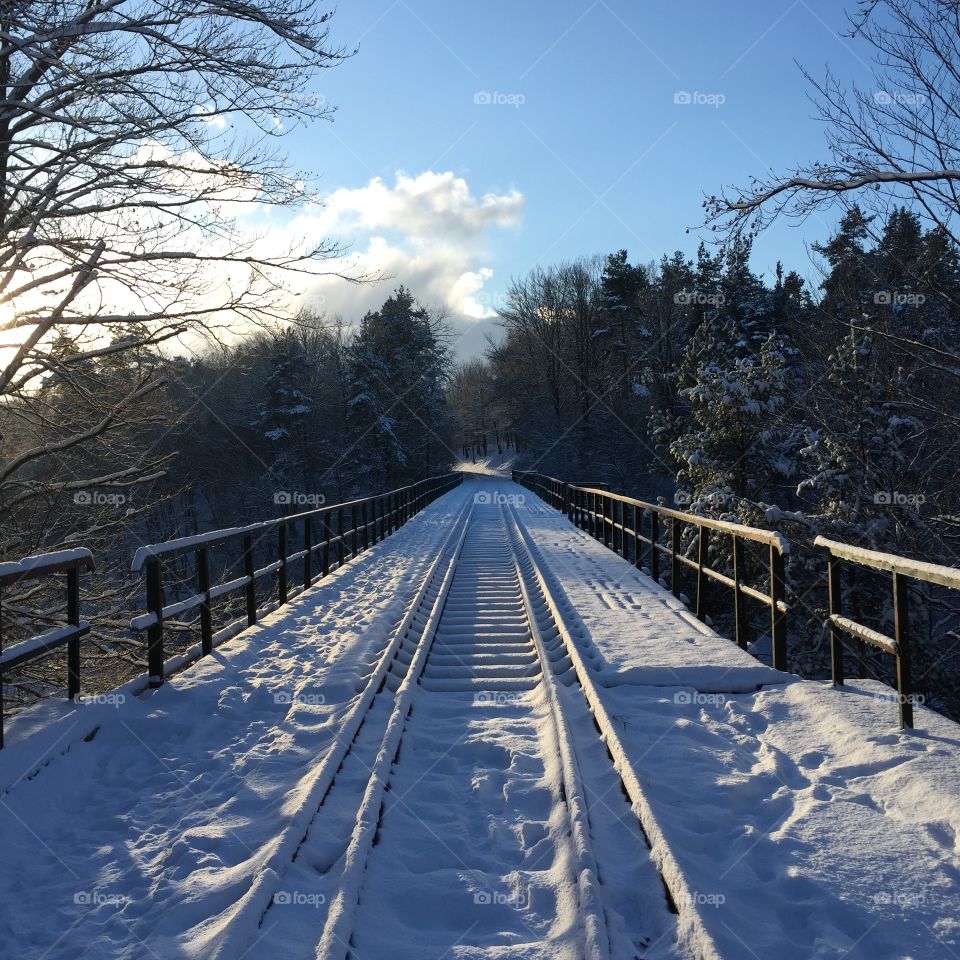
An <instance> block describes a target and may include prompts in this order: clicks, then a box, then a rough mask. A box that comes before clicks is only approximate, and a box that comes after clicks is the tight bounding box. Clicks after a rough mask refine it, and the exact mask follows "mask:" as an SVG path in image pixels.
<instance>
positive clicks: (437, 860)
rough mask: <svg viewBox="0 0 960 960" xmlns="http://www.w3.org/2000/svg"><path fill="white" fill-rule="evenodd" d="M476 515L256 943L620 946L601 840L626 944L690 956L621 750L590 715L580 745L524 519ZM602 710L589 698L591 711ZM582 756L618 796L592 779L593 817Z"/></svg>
mask: <svg viewBox="0 0 960 960" xmlns="http://www.w3.org/2000/svg"><path fill="white" fill-rule="evenodd" d="M462 523H463V529H462V531H456V532H455V534H454V537H453V538H452V539H453V540H455V542H454V543H452V544H450V543H448V545H447V548H448V550H449V551H450V556H449V557H448V556H446V555H445V554H443V555H441V558H440V564H439V565H438V567H437V568H436V569H435V570H434V571H433V572H432V575H431V577H429V578H428V582H427V584H426V586H425V589H424V590H423V591H422V595H421V596H420V597H419V598H418V601H417V603H416V604H415V606H414V610H413V616H412V617H410V619H409V623H408V624H405V625H403V640H402V642H401V643H400V645H399V646H398V647H397V650H396V654H395V656H394V657H393V659H392V661H391V663H390V666H389V669H388V670H387V671H386V673H385V675H384V683H383V685H382V687H381V688H380V689H379V691H378V692H377V695H376V697H375V698H374V699H373V701H372V702H371V704H370V706H369V708H368V710H367V713H366V716H365V717H364V719H363V722H362V724H361V726H360V727H359V729H358V731H357V734H356V737H355V738H354V740H353V741H352V743H351V745H350V747H349V749H348V750H347V751H346V752H345V754H344V757H343V760H342V762H341V764H340V768H339V771H338V773H337V775H336V777H335V778H334V779H333V781H332V784H331V786H330V789H329V791H328V792H327V794H326V795H325V797H324V799H323V801H322V802H321V804H320V806H319V808H318V810H317V813H316V815H315V816H314V818H313V820H312V822H311V824H310V827H309V829H308V831H307V833H306V835H305V836H304V838H303V840H302V842H301V844H300V845H299V847H298V849H297V851H296V853H295V855H294V857H293V858H292V863H291V866H290V868H289V869H288V870H287V871H285V872H284V873H283V874H282V875H281V877H280V879H279V881H278V882H279V885H280V889H279V890H278V891H277V892H275V893H274V895H273V900H272V903H271V905H270V907H269V909H268V910H267V911H266V912H265V914H264V916H263V917H262V919H261V920H260V923H259V928H260V929H261V930H265V931H269V932H268V933H267V934H265V935H264V936H262V937H261V938H260V939H259V940H258V941H257V942H256V944H255V945H254V948H253V949H252V950H251V951H250V956H251V957H252V958H260V957H262V958H263V960H269V958H271V957H275V956H276V955H277V953H278V952H279V953H280V954H281V955H283V956H284V957H292V958H299V957H303V958H311V960H312V958H315V957H323V958H327V960H333V958H338V960H339V958H344V957H346V956H355V957H358V958H362V957H390V958H405V957H409V958H410V960H430V958H436V960H439V958H443V957H452V956H458V957H495V956H503V955H504V954H505V952H506V951H508V952H509V956H511V957H530V958H534V957H536V958H570V960H580V958H590V960H605V958H607V957H609V956H610V955H611V949H610V947H611V945H610V934H609V932H608V930H607V921H606V918H605V916H604V912H603V908H602V906H601V903H600V893H599V881H598V865H597V861H596V858H595V856H594V853H593V848H594V845H595V843H597V842H599V844H600V846H601V848H602V849H603V850H604V852H605V853H606V854H607V855H608V859H607V861H605V863H604V866H605V867H606V869H607V874H608V875H607V879H608V881H609V882H610V885H611V889H612V890H624V891H626V890H630V891H631V897H629V898H628V897H624V898H622V901H621V902H618V903H617V904H616V905H614V904H613V903H611V905H610V914H611V916H612V917H616V919H617V929H616V931H615V955H616V956H618V957H637V956H645V957H669V956H676V954H675V953H674V942H675V940H676V932H675V925H674V923H673V921H672V919H671V917H670V915H669V913H668V909H667V901H666V897H665V894H664V890H663V887H662V884H661V883H660V882H659V878H658V874H657V871H656V869H655V867H654V865H653V863H652V861H651V860H650V857H649V852H648V850H647V848H646V845H645V842H644V839H643V835H642V832H641V830H640V828H639V824H638V823H637V821H636V818H635V817H634V816H633V814H632V812H631V811H630V808H629V806H628V805H627V803H626V802H625V800H624V799H623V797H622V795H620V794H619V793H617V792H615V791H614V790H613V781H614V779H615V775H614V771H613V768H612V765H611V764H610V762H609V759H608V758H607V756H606V754H605V751H604V750H603V748H602V746H601V745H600V743H599V741H597V738H596V735H595V734H594V733H593V732H592V730H591V731H590V735H589V737H587V738H586V740H585V741H583V742H582V743H581V744H580V745H579V750H577V749H576V748H575V747H574V745H573V743H572V741H571V740H570V734H569V726H568V724H567V722H566V719H565V708H564V706H563V704H562V703H561V700H560V696H559V694H558V690H557V686H556V684H555V683H554V680H553V677H552V673H553V670H554V661H559V662H560V667H561V669H565V668H566V669H568V668H569V661H567V663H566V667H564V664H563V652H562V644H561V643H560V641H559V632H558V630H557V628H556V626H555V625H550V627H549V632H548V633H547V634H546V635H545V634H544V633H543V632H542V630H541V623H543V624H544V625H547V624H550V621H551V619H552V618H551V615H550V612H549V611H548V610H547V609H546V606H545V604H544V602H543V599H542V597H538V594H539V588H538V587H537V585H536V584H535V583H534V582H532V579H531V578H530V575H529V572H528V579H531V582H530V583H526V582H524V583H521V572H522V571H524V570H525V569H526V568H528V567H529V564H526V565H524V564H522V563H521V561H520V558H519V557H518V555H517V553H516V550H515V547H514V546H513V545H512V544H511V536H510V533H511V530H510V527H509V526H508V518H507V516H506V514H505V512H504V511H503V509H502V508H501V507H499V506H491V505H476V506H474V507H473V509H472V511H471V512H470V513H469V515H468V516H466V517H465V518H464V519H463V520H462ZM514 535H515V531H514ZM558 647H559V648H560V649H558ZM551 654H552V656H551ZM585 714H586V711H585V708H584V706H583V704H582V702H581V709H580V712H579V714H578V721H579V722H580V723H583V722H584V720H586V721H587V722H588V723H589V718H587V717H586V716H585ZM581 755H582V757H583V759H584V760H589V761H590V762H591V764H592V769H593V773H594V779H595V782H596V783H597V784H598V785H599V786H601V787H602V788H603V790H604V793H605V794H609V796H603V797H601V795H600V794H599V793H596V792H594V793H592V795H591V796H592V799H593V800H594V810H593V812H592V819H591V812H590V810H589V803H588V801H587V799H586V796H585V791H584V789H583V786H582V784H581V778H580V766H579V762H578V757H580V756H581ZM604 767H606V769H605V770H604ZM592 827H593V829H591V828H592ZM304 904H309V905H310V906H311V907H312V910H310V911H309V912H307V913H305V912H304V910H303V906H304ZM617 906H619V907H622V908H623V909H622V912H618V911H617V909H616V907H617Z"/></svg>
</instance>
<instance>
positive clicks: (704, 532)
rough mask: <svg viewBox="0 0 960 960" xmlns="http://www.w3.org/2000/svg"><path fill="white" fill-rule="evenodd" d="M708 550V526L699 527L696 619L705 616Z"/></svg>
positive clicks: (704, 617)
mask: <svg viewBox="0 0 960 960" xmlns="http://www.w3.org/2000/svg"><path fill="white" fill-rule="evenodd" d="M709 550H710V533H709V528H708V527H701V528H700V533H699V535H698V537H697V619H698V620H706V618H707V607H706V604H707V573H706V570H707V567H708V566H709V564H708V563H707V559H708V551H709Z"/></svg>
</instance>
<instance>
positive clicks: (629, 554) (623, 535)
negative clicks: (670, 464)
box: [513, 471, 790, 670]
mask: <svg viewBox="0 0 960 960" xmlns="http://www.w3.org/2000/svg"><path fill="white" fill-rule="evenodd" d="M513 479H514V480H515V481H516V482H517V483H519V484H521V485H522V486H525V487H527V488H528V489H530V490H532V491H533V492H534V493H536V494H537V495H538V496H540V497H541V499H543V500H545V501H546V502H547V503H548V504H550V505H551V506H553V507H555V508H556V509H557V510H559V511H561V512H562V513H565V514H566V515H567V517H568V519H569V520H570V521H571V522H572V523H574V524H576V525H577V526H578V527H580V528H581V529H583V530H586V531H587V532H588V533H589V534H590V535H591V536H593V537H594V538H595V539H597V540H599V541H600V542H602V543H603V544H604V545H605V546H606V547H608V548H609V549H611V550H613V551H614V552H615V553H619V554H620V555H621V556H623V557H624V558H625V559H627V560H632V562H633V563H634V564H635V566H637V567H644V566H646V569H648V570H649V571H650V575H651V576H652V577H653V579H654V580H658V581H659V579H660V572H661V564H660V560H661V557H668V558H669V566H670V588H671V590H672V591H673V593H674V595H675V596H678V597H679V596H680V568H681V567H685V568H688V569H691V570H693V571H694V572H695V574H696V599H695V602H694V611H695V613H696V615H697V617H698V618H699V619H701V620H704V619H706V616H707V613H708V611H707V609H706V595H707V583H708V581H714V582H716V583H719V584H721V585H723V586H725V587H728V588H729V589H730V590H731V591H732V593H733V617H734V636H735V639H736V642H737V644H738V645H739V646H740V647H741V648H742V649H744V650H747V649H749V646H750V619H749V616H748V615H747V611H746V609H745V607H744V601H745V600H746V599H750V600H753V601H756V602H757V603H760V604H762V605H763V606H765V607H767V608H768V609H769V611H770V636H771V662H772V664H773V666H774V667H775V668H776V669H778V670H786V669H787V619H786V618H787V614H788V613H789V607H788V606H787V603H786V588H785V578H784V557H785V556H786V555H787V554H788V553H789V551H790V544H789V541H788V540H787V539H786V538H785V537H783V536H782V535H781V534H779V533H774V532H771V531H769V530H760V529H758V528H755V527H748V526H744V525H742V524H738V523H729V522H727V521H724V520H714V519H712V518H710V517H700V516H697V515H695V514H691V513H683V512H682V511H679V510H672V509H670V508H669V507H664V506H661V505H659V504H655V503H648V502H646V501H644V500H637V499H635V498H634V497H627V496H623V495H621V494H616V493H611V492H610V491H609V490H604V489H601V488H599V487H597V486H586V485H583V484H573V483H567V482H565V481H563V480H558V479H557V478H556V477H547V476H544V475H542V474H537V473H532V472H529V471H515V472H514V474H513ZM668 528H669V539H667V537H666V534H667V531H668ZM683 528H685V529H687V530H690V529H691V528H692V529H693V531H694V534H693V537H694V538H693V539H692V540H691V543H690V546H691V548H694V547H695V548H696V559H693V558H692V557H689V556H687V555H686V553H684V552H682V551H681V549H680V542H681V534H682V529H683ZM712 533H720V534H723V535H725V536H727V537H729V538H730V547H731V555H732V568H733V569H732V574H733V575H732V576H728V575H727V574H726V573H724V572H722V571H720V570H717V569H715V568H714V567H712V566H711V565H710V562H709V556H710V554H709V551H710V538H711V534H712ZM745 541H747V542H751V543H758V544H761V545H763V546H765V547H766V548H767V556H766V558H765V559H766V567H767V572H768V576H767V584H768V586H767V589H766V590H761V589H759V588H757V587H754V586H751V585H750V584H749V583H747V582H746V569H747V567H746V557H745V554H744V542H745ZM644 554H646V564H644Z"/></svg>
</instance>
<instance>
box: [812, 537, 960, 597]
mask: <svg viewBox="0 0 960 960" xmlns="http://www.w3.org/2000/svg"><path fill="white" fill-rule="evenodd" d="M813 545H814V546H815V547H822V548H823V549H825V550H829V551H830V552H831V553H832V554H833V555H834V556H835V557H840V558H841V559H843V560H849V561H851V562H852V563H859V564H860V566H862V567H873V569H874V570H885V571H886V572H887V573H900V574H903V576H905V577H909V578H910V579H911V580H923V581H925V582H926V583H936V584H939V585H940V586H941V587H950V588H951V589H952V590H960V570H958V569H957V568H956V567H946V566H943V564H939V563H929V562H928V561H926V560H910V559H909V558H908V557H901V556H898V555H897V554H895V553H882V552H881V551H879V550H868V549H866V548H865V547H854V546H851V545H850V544H849V543H840V542H839V541H837V540H828V539H827V538H826V537H817V539H816V540H814V541H813Z"/></svg>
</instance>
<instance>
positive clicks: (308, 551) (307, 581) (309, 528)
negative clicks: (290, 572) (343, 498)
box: [303, 514, 326, 590]
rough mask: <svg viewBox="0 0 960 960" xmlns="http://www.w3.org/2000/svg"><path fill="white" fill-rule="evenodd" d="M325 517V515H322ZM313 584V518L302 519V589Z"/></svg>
mask: <svg viewBox="0 0 960 960" xmlns="http://www.w3.org/2000/svg"><path fill="white" fill-rule="evenodd" d="M324 516H326V514H324ZM312 583H313V517H304V518H303V589H304V590H306V589H307V588H308V587H309V586H310V585H311V584H312Z"/></svg>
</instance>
